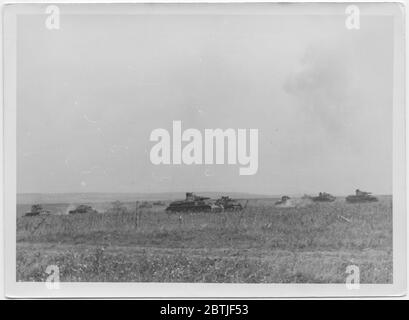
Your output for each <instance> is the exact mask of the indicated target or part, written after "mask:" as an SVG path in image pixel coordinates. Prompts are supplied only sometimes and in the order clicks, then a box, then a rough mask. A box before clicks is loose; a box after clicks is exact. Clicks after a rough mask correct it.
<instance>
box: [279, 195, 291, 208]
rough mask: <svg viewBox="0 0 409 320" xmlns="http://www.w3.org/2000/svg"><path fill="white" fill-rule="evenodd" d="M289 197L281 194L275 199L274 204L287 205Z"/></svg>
mask: <svg viewBox="0 0 409 320" xmlns="http://www.w3.org/2000/svg"><path fill="white" fill-rule="evenodd" d="M290 199H291V198H290V197H289V196H282V197H281V199H280V200H278V201H276V203H275V205H276V206H283V205H287V204H289V201H290Z"/></svg>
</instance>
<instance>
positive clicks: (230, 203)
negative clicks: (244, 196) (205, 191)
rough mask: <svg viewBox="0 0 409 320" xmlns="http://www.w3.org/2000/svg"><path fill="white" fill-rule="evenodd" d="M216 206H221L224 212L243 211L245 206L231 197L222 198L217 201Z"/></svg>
mask: <svg viewBox="0 0 409 320" xmlns="http://www.w3.org/2000/svg"><path fill="white" fill-rule="evenodd" d="M215 204H216V205H218V206H221V207H222V208H223V209H224V210H227V211H239V210H243V206H242V205H241V204H240V203H239V202H237V200H234V199H232V198H230V197H229V196H226V197H225V196H222V197H221V198H220V199H217V200H216V202H215Z"/></svg>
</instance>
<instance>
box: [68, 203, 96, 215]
mask: <svg viewBox="0 0 409 320" xmlns="http://www.w3.org/2000/svg"><path fill="white" fill-rule="evenodd" d="M68 213H69V214H84V213H98V211H97V210H95V209H94V208H92V207H91V206H88V205H85V204H80V205H79V206H78V207H76V208H75V209H74V210H70V211H68Z"/></svg>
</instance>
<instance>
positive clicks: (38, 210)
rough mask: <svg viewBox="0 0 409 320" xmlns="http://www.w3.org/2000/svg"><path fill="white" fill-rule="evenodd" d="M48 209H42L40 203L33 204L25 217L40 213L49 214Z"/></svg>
mask: <svg viewBox="0 0 409 320" xmlns="http://www.w3.org/2000/svg"><path fill="white" fill-rule="evenodd" d="M49 213H50V211H48V210H44V209H43V207H42V205H41V204H34V205H32V206H31V211H29V212H27V213H26V214H25V216H26V217H33V216H38V215H40V214H49Z"/></svg>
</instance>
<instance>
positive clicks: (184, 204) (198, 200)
mask: <svg viewBox="0 0 409 320" xmlns="http://www.w3.org/2000/svg"><path fill="white" fill-rule="evenodd" d="M222 210H223V208H222V207H221V206H220V205H216V204H214V203H212V202H211V200H210V198H208V197H200V196H196V195H195V194H194V193H193V192H187V193H186V199H185V200H178V201H173V202H171V203H170V204H169V206H168V207H167V208H166V211H167V212H200V211H213V212H218V211H222Z"/></svg>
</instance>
